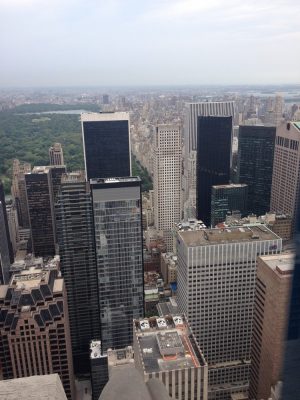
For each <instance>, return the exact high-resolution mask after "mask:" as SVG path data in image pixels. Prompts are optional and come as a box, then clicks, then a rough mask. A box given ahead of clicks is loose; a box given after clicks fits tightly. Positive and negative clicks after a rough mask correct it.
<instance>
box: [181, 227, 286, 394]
mask: <svg viewBox="0 0 300 400" xmlns="http://www.w3.org/2000/svg"><path fill="white" fill-rule="evenodd" d="M281 247H282V241H281V239H280V238H279V237H278V236H277V235H275V234H274V233H273V232H272V231H270V230H269V229H268V228H266V227H264V226H250V227H242V228H241V227H232V228H230V229H204V230H198V231H178V233H177V255H178V271H177V284H178V289H177V303H178V308H179V311H180V312H181V313H184V314H185V315H186V317H187V318H188V320H189V321H190V324H191V327H192V329H193V332H194V334H195V336H196V339H197V341H198V343H199V346H200V348H201V349H202V350H203V353H204V357H205V359H206V361H207V362H208V385H209V396H208V398H209V399H210V400H220V399H222V400H224V399H225V400H227V399H231V397H230V396H231V394H232V393H236V392H243V393H245V392H246V391H247V388H248V381H249V369H250V363H251V361H250V351H251V348H250V346H251V335H252V320H253V306H254V293H255V278H256V263H257V255H260V254H263V255H267V254H277V253H279V252H280V251H281Z"/></svg>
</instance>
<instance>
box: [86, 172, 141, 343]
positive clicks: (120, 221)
mask: <svg viewBox="0 0 300 400" xmlns="http://www.w3.org/2000/svg"><path fill="white" fill-rule="evenodd" d="M90 184H91V190H92V201H93V213H94V229H95V243H96V258H97V274H98V288H99V302H100V320H101V345H102V350H103V351H106V350H107V349H108V348H117V349H118V348H124V347H126V346H128V345H131V344H132V341H133V332H132V320H133V319H134V318H137V316H139V317H143V315H144V284H143V279H144V273H143V272H144V271H143V242H142V218H141V216H142V208H141V207H142V206H141V181H140V179H139V178H135V177H129V178H115V179H92V180H91V182H90Z"/></svg>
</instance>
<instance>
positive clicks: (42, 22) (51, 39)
mask: <svg viewBox="0 0 300 400" xmlns="http://www.w3.org/2000/svg"><path fill="white" fill-rule="evenodd" d="M299 9H300V6H299V4H298V3H297V2H296V1H295V0H288V1H286V2H285V4H282V2H281V1H280V0H276V1H273V2H271V1H270V0H263V1H260V2H258V1H257V0H255V1H252V2H251V3H250V2H248V3H246V4H245V3H244V2H242V1H240V0H230V1H228V2H226V5H224V4H222V3H221V2H220V1H219V0H213V1H211V2H209V4H207V3H204V2H203V1H199V0H177V1H174V2H171V3H170V2H167V1H165V0H155V1H153V2H151V3H148V2H137V1H136V0H130V1H129V2H121V1H120V0H110V1H106V2H103V1H100V2H96V1H95V0H90V1H89V3H88V4H86V3H84V2H83V1H82V0H75V1H71V0H65V1H64V2H59V1H57V0H55V1H51V2H50V1H48V0H42V1H38V0H23V1H21V0H9V1H8V0H1V1H0V11H1V12H0V15H1V17H0V26H1V29H0V32H1V37H2V38H5V39H6V40H3V41H1V42H0V51H1V53H2V54H4V55H5V57H3V61H2V64H1V67H0V76H1V78H2V79H0V87H1V86H3V87H9V86H43V85H45V86H51V85H52V86H62V85H63V86H65V85H66V86H70V85H71V86H72V85H128V84H129V85H132V84H133V85H143V84H150V85H151V84H174V83H176V84H204V83H205V84H212V83H216V84H221V83H222V84H241V83H250V84H251V83H252V84H253V83H256V84H258V83H270V84H271V83H293V82H299V73H298V69H297V65H299V61H300V60H299V54H298V53H297V52H295V46H294V43H296V41H297V40H299V38H300V32H299V29H298V18H297V15H298V13H299ZM297 11H298V12H297ZM28 26H30V29H28ZM154 26H155V29H153V28H154ZM12 27H13V29H12ZM78 32H80V35H78ZM98 50H99V51H98ZM79 53H82V56H78V54H79ZM279 55H280V56H279ZM158 59H159V60H160V62H157V60H158ZM287 59H288V60H289V63H286V60H287ZM220 60H221V65H222V68H220ZM232 60H235V61H234V62H233V61H232ZM174 61H175V62H174ZM271 66H272V67H271Z"/></svg>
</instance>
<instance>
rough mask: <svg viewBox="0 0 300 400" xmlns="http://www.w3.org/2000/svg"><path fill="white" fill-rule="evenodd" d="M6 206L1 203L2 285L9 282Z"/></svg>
mask: <svg viewBox="0 0 300 400" xmlns="http://www.w3.org/2000/svg"><path fill="white" fill-rule="evenodd" d="M4 210H5V204H2V202H1V201H0V284H7V283H8V281H9V267H10V264H11V262H10V257H9V241H10V238H9V233H8V232H7V231H6V228H5V215H6V214H4V212H5V211H4Z"/></svg>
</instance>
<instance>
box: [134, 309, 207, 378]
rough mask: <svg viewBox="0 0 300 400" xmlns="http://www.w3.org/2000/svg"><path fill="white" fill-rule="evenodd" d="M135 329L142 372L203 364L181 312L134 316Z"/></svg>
mask: <svg viewBox="0 0 300 400" xmlns="http://www.w3.org/2000/svg"><path fill="white" fill-rule="evenodd" d="M134 329H135V333H136V337H137V341H138V345H139V351H140V356H141V359H142V363H143V369H144V373H145V374H149V373H152V372H159V371H172V370H177V369H183V368H198V367H200V366H204V365H206V361H205V359H204V357H203V355H202V352H201V350H200V349H199V347H198V344H197V342H196V339H195V337H194V335H193V333H192V331H191V329H190V327H189V325H188V322H187V321H186V319H185V317H184V316H183V315H177V316H170V315H168V316H165V317H152V318H148V319H147V318H145V319H141V320H135V321H134Z"/></svg>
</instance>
